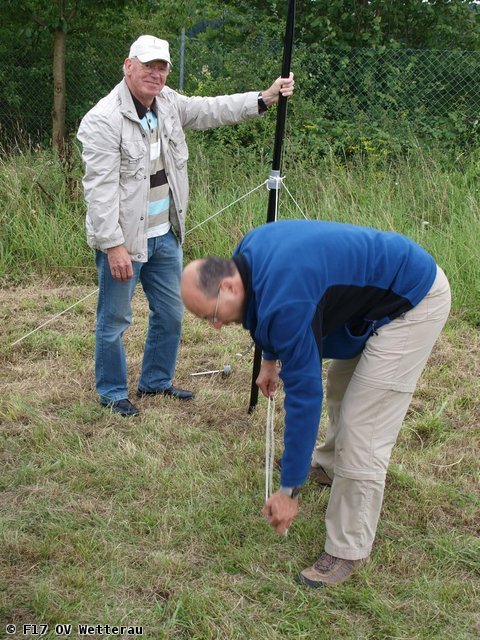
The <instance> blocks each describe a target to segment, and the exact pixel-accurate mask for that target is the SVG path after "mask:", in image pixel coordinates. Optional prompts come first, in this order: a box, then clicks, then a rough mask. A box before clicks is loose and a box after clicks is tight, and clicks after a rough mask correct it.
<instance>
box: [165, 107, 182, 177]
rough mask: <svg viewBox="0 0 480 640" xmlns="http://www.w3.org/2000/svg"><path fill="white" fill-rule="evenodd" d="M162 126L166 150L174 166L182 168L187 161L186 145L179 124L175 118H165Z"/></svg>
mask: <svg viewBox="0 0 480 640" xmlns="http://www.w3.org/2000/svg"><path fill="white" fill-rule="evenodd" d="M164 127H165V135H166V138H167V148H166V152H167V154H168V155H169V156H170V157H171V158H172V160H173V162H174V163H175V166H176V168H177V169H183V168H184V167H185V165H186V164H187V161H188V147H187V141H186V140H185V133H184V131H183V129H182V127H181V124H180V122H179V121H178V120H177V119H176V118H166V119H165V122H164Z"/></svg>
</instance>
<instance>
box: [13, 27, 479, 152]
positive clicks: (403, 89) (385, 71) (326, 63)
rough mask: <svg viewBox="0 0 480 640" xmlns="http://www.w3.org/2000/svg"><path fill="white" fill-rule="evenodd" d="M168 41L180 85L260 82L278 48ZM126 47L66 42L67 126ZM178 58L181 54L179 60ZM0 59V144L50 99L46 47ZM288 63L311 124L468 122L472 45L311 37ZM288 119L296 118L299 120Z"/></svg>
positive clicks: (475, 59)
mask: <svg viewBox="0 0 480 640" xmlns="http://www.w3.org/2000/svg"><path fill="white" fill-rule="evenodd" d="M170 46H171V51H172V55H173V70H172V74H171V75H170V77H169V85H170V86H172V87H173V88H178V85H179V79H180V78H181V79H182V83H183V89H184V91H185V92H186V93H187V94H198V95H212V94H214V93H224V92H225V93H226V92H230V91H232V90H247V89H252V88H253V89H258V88H262V86H263V82H264V81H266V80H270V81H271V80H273V79H274V78H275V77H276V76H277V75H278V71H279V68H280V60H281V50H278V49H279V48H278V47H277V49H276V50H275V51H273V53H272V55H271V57H270V61H268V63H267V61H266V60H265V50H266V49H265V46H264V44H262V46H261V47H258V49H259V51H258V52H252V51H251V49H249V50H248V51H227V50H225V48H223V47H222V46H221V44H218V45H216V46H212V43H211V42H206V41H202V40H196V39H193V38H190V39H188V38H187V39H186V42H185V49H184V51H183V52H181V38H180V35H179V36H178V38H174V39H170ZM273 49H274V47H270V51H272V50H273ZM127 51H128V44H127V43H119V42H118V41H116V42H112V41H104V42H99V41H98V40H96V41H95V42H94V43H92V42H91V43H86V44H85V45H84V46H82V47H81V48H80V47H79V46H78V43H77V46H73V45H72V46H67V54H66V125H67V130H68V131H69V132H74V131H75V130H76V128H77V126H78V122H79V120H80V118H81V117H82V116H83V114H84V113H86V111H88V109H89V108H91V107H92V106H93V105H94V104H95V103H96V102H97V101H98V100H99V99H100V98H101V97H102V96H104V95H106V94H107V93H108V92H109V91H110V90H111V89H112V87H113V86H114V85H115V84H116V83H117V82H118V81H119V80H120V79H121V77H122V63H123V60H124V58H125V55H126V52H127ZM267 51H268V49H267ZM47 53H48V55H47ZM181 53H182V55H181ZM180 60H184V68H183V69H180V64H179V61H180ZM277 60H278V63H277V64H275V61H277ZM0 65H1V66H0V144H2V145H3V146H8V145H11V144H12V143H13V144H15V143H19V142H25V141H27V142H29V143H41V142H48V140H49V137H50V134H51V109H52V102H53V81H52V69H51V67H52V60H51V52H46V53H45V55H44V56H39V57H37V58H36V59H34V60H33V61H32V58H31V55H29V56H26V57H22V54H21V52H18V51H16V52H11V54H10V55H9V53H8V52H5V51H3V52H2V51H0ZM277 67H278V70H276V69H277ZM272 69H273V71H272ZM294 71H295V74H296V79H297V83H296V86H297V93H296V98H295V100H296V101H297V100H298V102H299V104H300V103H302V101H304V102H305V104H307V103H308V104H309V105H310V109H306V110H305V109H304V110H303V111H302V109H296V110H295V113H296V114H298V117H299V118H302V117H306V118H308V120H309V122H310V126H311V127H312V128H313V129H315V127H320V128H322V130H325V129H328V127H330V128H331V130H332V131H333V132H334V130H335V129H334V128H333V129H332V127H334V125H335V124H336V123H339V122H343V123H345V122H348V123H350V124H351V125H352V126H356V127H358V128H361V127H362V126H363V125H367V124H368V125H369V126H372V124H377V125H378V126H382V127H387V128H388V129H389V130H395V128H398V127H399V126H400V125H401V124H402V123H403V124H405V123H408V125H409V126H410V127H412V128H413V130H414V131H415V132H419V131H420V132H422V131H423V132H424V133H425V132H426V131H427V130H428V131H429V133H430V134H431V135H432V136H434V137H435V131H437V132H438V131H440V130H442V128H443V130H444V129H445V127H449V126H452V136H453V135H456V133H458V131H459V130H460V129H461V130H463V131H464V132H465V131H466V130H468V131H471V130H474V129H475V128H476V124H477V119H478V115H479V113H480V52H471V51H428V50H403V49H383V50H371V49H350V50H340V49H324V48H321V47H320V46H318V47H317V48H312V47H310V48H309V50H308V51H307V50H302V48H301V47H299V48H298V50H297V52H296V53H295V54H294ZM260 77H261V80H262V81H261V82H259V78H260ZM306 114H308V115H306ZM296 124H297V126H298V127H299V128H301V127H302V126H303V125H305V122H298V123H296ZM455 132H456V133H455ZM332 135H333V134H332ZM447 137H448V136H447Z"/></svg>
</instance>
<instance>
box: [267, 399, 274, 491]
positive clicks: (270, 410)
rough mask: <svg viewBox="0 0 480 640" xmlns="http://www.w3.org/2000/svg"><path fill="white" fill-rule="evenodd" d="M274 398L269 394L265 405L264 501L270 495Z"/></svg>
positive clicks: (271, 484)
mask: <svg viewBox="0 0 480 640" xmlns="http://www.w3.org/2000/svg"><path fill="white" fill-rule="evenodd" d="M274 418H275V398H274V396H270V397H269V398H268V405H267V422H266V425H265V502H266V501H267V500H268V499H269V498H270V496H271V495H272V487H273V460H274V455H275V432H274V428H273V425H274Z"/></svg>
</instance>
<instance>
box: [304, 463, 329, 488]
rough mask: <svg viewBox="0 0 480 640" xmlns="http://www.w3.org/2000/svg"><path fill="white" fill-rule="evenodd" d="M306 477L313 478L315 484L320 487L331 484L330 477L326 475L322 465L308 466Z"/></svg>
mask: <svg viewBox="0 0 480 640" xmlns="http://www.w3.org/2000/svg"><path fill="white" fill-rule="evenodd" d="M308 477H309V479H310V480H313V482H315V484H318V485H319V486H320V487H328V488H330V487H331V486H332V479H331V478H330V477H329V476H327V474H326V473H325V470H324V468H323V467H320V466H318V467H314V466H311V467H310V471H309V473H308Z"/></svg>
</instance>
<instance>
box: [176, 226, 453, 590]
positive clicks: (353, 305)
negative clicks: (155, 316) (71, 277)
mask: <svg viewBox="0 0 480 640" xmlns="http://www.w3.org/2000/svg"><path fill="white" fill-rule="evenodd" d="M181 292H182V296H183V300H184V302H185V305H186V307H187V308H188V309H189V310H190V311H192V312H193V313H194V314H195V315H197V316H198V317H200V318H204V319H206V320H209V321H210V322H211V323H212V324H213V326H214V327H215V328H217V329H220V328H221V327H222V325H224V324H229V323H231V322H235V323H243V326H244V327H245V329H248V330H249V331H250V333H251V335H252V337H253V339H254V340H255V342H256V344H257V345H259V346H260V347H261V348H262V349H263V362H262V367H261V370H260V374H259V376H258V378H257V381H256V382H257V384H258V386H259V387H260V389H261V391H262V393H263V394H264V395H265V396H266V397H269V396H271V395H273V394H274V393H275V391H276V388H277V383H278V367H277V361H280V363H281V371H280V377H281V379H282V381H283V385H284V390H285V434H284V453H283V458H282V465H281V479H280V482H281V485H280V489H279V490H278V491H277V492H276V493H274V494H273V495H272V496H271V497H270V498H269V499H268V500H267V501H266V503H265V506H264V508H263V513H264V514H265V515H266V516H267V517H268V519H269V522H270V524H271V525H272V526H273V527H274V528H275V529H276V530H277V531H278V532H279V533H282V532H284V531H285V530H286V529H288V527H289V526H290V525H291V523H292V521H293V519H294V517H295V516H296V514H297V509H298V498H297V497H296V496H297V494H298V491H299V489H300V487H301V485H302V484H303V483H304V482H305V480H306V479H307V476H308V474H309V472H312V474H313V475H315V476H316V477H317V479H319V480H320V481H321V482H322V483H323V484H324V485H328V486H331V493H330V499H329V503H328V508H327V513H326V542H325V550H324V552H323V553H322V554H321V555H320V558H319V559H318V560H317V562H315V564H314V565H313V566H312V567H309V568H308V569H304V570H303V571H302V572H301V573H300V574H298V576H297V580H298V581H299V582H301V583H303V584H307V585H309V586H311V587H321V586H324V585H335V584H340V583H341V582H343V581H344V580H346V579H347V578H348V577H349V576H350V575H351V574H352V572H353V571H354V570H355V569H356V568H357V567H358V566H359V565H360V564H361V563H362V561H365V559H367V558H368V556H369V555H370V552H371V549H372V544H373V541H374V538H375V532H376V529H377V522H378V517H379V514H380V509H381V505H382V500H383V490H384V485H385V476H386V472H387V467H388V463H389V460H390V454H391V450H392V448H393V445H394V444H395V441H396V439H397V435H398V432H399V430H400V427H401V425H402V422H403V418H404V416H405V414H406V412H407V409H408V406H409V404H410V401H411V398H412V394H413V391H414V389H415V386H416V383H417V380H418V378H419V376H420V373H421V372H422V369H423V367H424V366H425V363H426V361H427V358H428V356H429V354H430V352H431V350H432V348H433V345H434V344H435V341H436V340H437V338H438V336H439V334H440V332H441V330H442V327H443V325H444V324H445V322H446V320H447V317H448V314H449V310H450V287H449V284H448V281H447V279H446V277H445V274H444V273H443V271H442V270H441V269H440V268H439V267H437V265H436V264H435V261H434V259H433V258H432V257H431V256H430V255H429V254H428V253H427V252H426V251H425V250H424V249H423V248H422V247H420V246H419V245H417V244H415V243H414V242H413V241H412V240H410V239H408V238H406V237H405V236H402V235H400V234H397V233H391V232H384V231H377V230H375V229H370V228H367V227H359V226H354V225H349V224H340V223H335V222H320V221H305V220H287V221H281V222H276V223H274V224H267V225H264V226H262V227H257V228H256V229H254V230H253V231H251V232H250V233H248V234H247V235H246V236H245V238H244V239H243V240H242V241H241V242H240V244H239V245H238V247H237V249H236V250H235V253H234V256H233V259H231V260H224V259H221V258H207V259H204V260H195V261H194V262H191V263H190V264H189V265H188V266H187V267H186V268H185V271H184V273H183V276H182V283H181ZM323 358H333V360H332V363H331V365H330V367H329V370H328V378H327V389H326V392H327V407H328V415H329V424H328V428H327V434H326V439H325V443H324V444H323V445H321V446H319V447H317V449H316V450H315V452H314V446H315V441H316V436H317V431H318V425H319V421H320V414H321V409H322V396H323V390H322V371H321V367H322V359H323ZM312 454H313V460H312ZM311 465H312V467H313V468H311Z"/></svg>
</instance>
